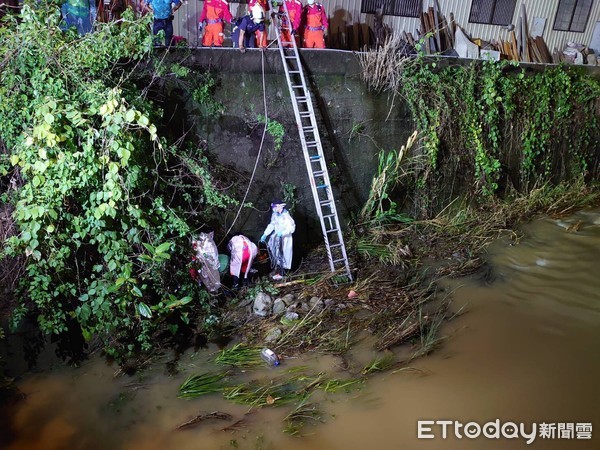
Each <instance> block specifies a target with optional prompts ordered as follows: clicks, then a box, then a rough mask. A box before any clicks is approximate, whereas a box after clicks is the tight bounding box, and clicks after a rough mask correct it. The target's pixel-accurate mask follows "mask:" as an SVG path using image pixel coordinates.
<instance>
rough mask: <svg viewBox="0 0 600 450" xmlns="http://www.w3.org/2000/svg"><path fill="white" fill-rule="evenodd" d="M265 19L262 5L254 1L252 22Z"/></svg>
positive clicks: (259, 21)
mask: <svg viewBox="0 0 600 450" xmlns="http://www.w3.org/2000/svg"><path fill="white" fill-rule="evenodd" d="M264 20H265V11H264V10H263V8H262V6H260V5H259V4H258V3H255V4H254V6H253V7H252V21H253V22H254V23H261V22H263V21H264Z"/></svg>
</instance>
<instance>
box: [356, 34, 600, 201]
mask: <svg viewBox="0 0 600 450" xmlns="http://www.w3.org/2000/svg"><path fill="white" fill-rule="evenodd" d="M391 42H392V41H391ZM396 50H397V49H396ZM392 55H393V56H394V57H395V58H396V61H397V57H396V55H397V52H396V53H395V49H393V48H386V47H384V48H382V49H379V50H378V51H375V52H373V54H372V55H371V56H370V57H369V58H363V59H362V60H361V62H362V64H363V67H365V68H366V67H372V66H379V65H378V64H377V60H378V59H380V60H381V61H391V60H390V58H391V57H392ZM384 66H386V67H390V69H389V70H388V71H387V72H381V73H380V74H379V75H378V77H377V79H373V74H372V73H371V74H367V73H365V74H364V79H365V81H366V82H367V83H368V85H370V86H373V87H374V88H375V89H377V90H378V91H382V90H385V89H382V85H386V86H387V91H388V92H390V93H391V94H393V95H398V96H401V97H402V98H403V99H404V100H405V101H406V103H407V105H408V107H409V109H410V111H411V114H412V117H413V119H414V122H415V125H416V127H417V129H418V130H419V131H420V135H421V142H422V148H423V153H424V156H425V159H423V160H422V161H423V162H424V164H425V165H424V166H422V168H421V170H417V171H415V173H416V174H417V178H416V181H417V184H416V189H417V190H418V189H420V188H419V186H421V188H423V187H426V188H428V189H429V193H428V195H427V196H428V197H430V198H435V199H437V200H438V202H439V203H440V204H441V203H443V202H445V201H447V200H449V199H450V198H451V197H452V196H453V195H456V192H454V191H453V192H446V193H444V192H443V187H444V186H446V187H447V186H449V185H450V186H455V185H457V184H459V185H462V186H468V187H470V189H469V190H470V191H472V192H473V193H475V194H477V195H478V196H480V197H483V198H485V197H489V196H491V195H495V194H497V193H498V192H499V191H506V190H507V189H508V190H509V189H512V188H515V189H517V190H519V191H522V192H528V191H529V190H530V189H531V188H533V187H534V186H535V185H540V184H543V183H545V182H555V183H556V182H561V181H569V180H572V179H575V178H577V177H578V176H581V175H585V176H590V175H593V176H598V175H599V170H600V168H599V160H598V158H599V156H598V154H597V148H596V144H595V143H596V142H598V140H599V139H600V131H599V130H600V127H599V125H600V100H599V99H600V82H598V80H596V79H594V78H592V77H590V76H588V75H586V74H585V73H583V72H581V71H580V70H578V69H577V68H575V67H568V66H563V65H561V66H556V67H552V68H545V70H539V71H534V70H526V69H524V68H522V67H520V66H519V65H518V64H516V63H512V62H508V61H500V62H496V61H490V60H486V61H473V62H471V63H467V64H464V63H462V64H453V63H449V62H447V61H436V60H432V59H427V58H426V57H424V56H423V55H420V54H419V55H417V56H416V57H407V58H405V59H404V60H402V62H395V63H394V64H387V65H384ZM390 71H392V72H393V73H390ZM442 180H446V182H443V183H442V182H441V181H442ZM456 180H458V183H456V182H455V181H456ZM439 194H442V195H439Z"/></svg>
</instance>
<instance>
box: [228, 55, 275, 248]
mask: <svg viewBox="0 0 600 450" xmlns="http://www.w3.org/2000/svg"><path fill="white" fill-rule="evenodd" d="M260 53H261V55H262V59H261V62H262V86H263V105H264V109H265V127H264V129H263V134H262V137H261V139H260V146H259V147H258V155H256V161H255V162H254V169H252V176H251V177H250V181H249V182H248V187H247V188H246V193H245V194H244V198H243V199H242V202H241V203H240V207H239V208H238V211H237V214H236V215H235V218H234V219H233V222H232V223H231V226H230V227H229V229H228V230H227V232H226V233H225V236H223V239H221V241H220V242H219V245H221V243H222V242H223V240H224V239H225V237H226V236H227V235H228V234H229V232H230V231H231V229H232V228H233V226H234V225H235V222H236V221H237V219H238V217H239V216H240V212H241V211H242V208H243V207H244V204H245V203H246V198H247V197H248V192H250V186H252V181H253V180H254V175H255V174H256V167H257V166H258V161H260V154H261V152H262V148H263V144H264V142H265V135H266V134H267V124H268V123H269V116H268V115H267V90H266V88H265V50H261V51H260Z"/></svg>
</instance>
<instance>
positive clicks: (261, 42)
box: [248, 0, 269, 48]
mask: <svg viewBox="0 0 600 450" xmlns="http://www.w3.org/2000/svg"><path fill="white" fill-rule="evenodd" d="M255 5H260V7H261V8H262V11H263V14H264V15H265V17H267V13H268V12H269V2H268V1H267V0H250V1H249V2H248V11H252V10H253V8H254V6H255ZM268 34H269V30H268V29H267V27H266V24H265V29H264V30H257V31H256V42H258V47H260V48H267V44H268V43H267V35H268Z"/></svg>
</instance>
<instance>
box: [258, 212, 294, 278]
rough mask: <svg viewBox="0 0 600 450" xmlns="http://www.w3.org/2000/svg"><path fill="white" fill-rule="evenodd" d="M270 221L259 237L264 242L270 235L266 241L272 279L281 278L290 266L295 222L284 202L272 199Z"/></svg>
mask: <svg viewBox="0 0 600 450" xmlns="http://www.w3.org/2000/svg"><path fill="white" fill-rule="evenodd" d="M271 209H272V211H273V214H271V222H270V223H269V225H268V226H267V228H266V229H265V232H264V233H263V235H262V236H261V237H260V242H265V241H266V240H267V237H268V236H269V235H271V237H270V238H269V242H268V244H267V245H268V247H269V252H270V253H271V261H272V264H273V267H274V269H275V270H274V274H273V276H272V278H273V280H281V279H282V278H283V277H284V276H285V271H286V270H289V269H291V268H292V254H293V246H294V241H293V238H292V233H293V232H294V231H296V223H295V222H294V219H292V216H291V215H290V213H289V212H288V210H287V209H286V208H285V202H282V201H280V200H274V201H273V202H272V203H271Z"/></svg>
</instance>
